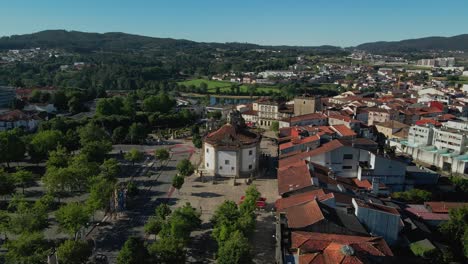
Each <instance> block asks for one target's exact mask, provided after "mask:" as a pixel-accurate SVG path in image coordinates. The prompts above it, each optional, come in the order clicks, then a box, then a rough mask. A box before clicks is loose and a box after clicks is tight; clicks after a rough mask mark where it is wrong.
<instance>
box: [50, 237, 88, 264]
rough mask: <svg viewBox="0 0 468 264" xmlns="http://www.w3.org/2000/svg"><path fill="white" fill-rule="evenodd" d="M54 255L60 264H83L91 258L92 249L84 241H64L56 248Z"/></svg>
mask: <svg viewBox="0 0 468 264" xmlns="http://www.w3.org/2000/svg"><path fill="white" fill-rule="evenodd" d="M56 253H57V259H58V260H59V261H60V263H67V264H84V263H87V261H88V259H89V257H90V256H91V253H92V247H91V245H90V244H89V243H88V242H87V241H85V240H76V241H75V240H65V242H63V243H62V244H60V246H58V247H57V252H56Z"/></svg>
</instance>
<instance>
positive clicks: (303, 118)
mask: <svg viewBox="0 0 468 264" xmlns="http://www.w3.org/2000/svg"><path fill="white" fill-rule="evenodd" d="M314 119H327V116H326V115H324V114H321V113H312V114H306V115H300V116H294V117H291V119H290V120H288V119H286V120H285V121H290V122H291V123H297V122H301V121H306V120H314Z"/></svg>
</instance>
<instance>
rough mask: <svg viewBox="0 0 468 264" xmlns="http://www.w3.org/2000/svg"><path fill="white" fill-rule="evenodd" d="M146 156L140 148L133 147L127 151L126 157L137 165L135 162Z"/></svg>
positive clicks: (133, 164)
mask: <svg viewBox="0 0 468 264" xmlns="http://www.w3.org/2000/svg"><path fill="white" fill-rule="evenodd" d="M143 158H144V154H143V152H140V151H138V149H135V148H133V149H131V150H130V151H129V152H127V153H125V159H126V160H128V161H130V162H131V163H132V166H135V162H140V161H142V160H143Z"/></svg>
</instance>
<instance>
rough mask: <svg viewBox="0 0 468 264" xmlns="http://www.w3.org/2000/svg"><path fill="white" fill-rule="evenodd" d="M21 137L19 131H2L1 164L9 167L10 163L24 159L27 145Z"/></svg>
mask: <svg viewBox="0 0 468 264" xmlns="http://www.w3.org/2000/svg"><path fill="white" fill-rule="evenodd" d="M21 136H22V132H21V131H20V130H19V129H13V130H7V131H0V163H2V162H5V163H6V164H7V166H8V167H9V166H10V162H13V161H20V160H22V159H23V158H24V153H25V151H26V145H25V143H24V141H23V139H22V138H21Z"/></svg>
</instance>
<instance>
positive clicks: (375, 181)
mask: <svg viewBox="0 0 468 264" xmlns="http://www.w3.org/2000/svg"><path fill="white" fill-rule="evenodd" d="M379 183H380V179H379V178H378V177H373V178H372V193H373V194H375V195H378V194H379Z"/></svg>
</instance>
